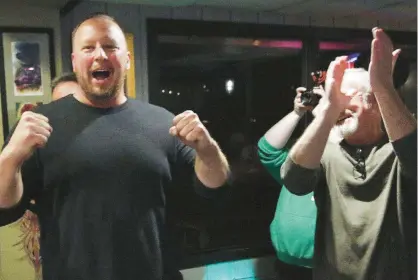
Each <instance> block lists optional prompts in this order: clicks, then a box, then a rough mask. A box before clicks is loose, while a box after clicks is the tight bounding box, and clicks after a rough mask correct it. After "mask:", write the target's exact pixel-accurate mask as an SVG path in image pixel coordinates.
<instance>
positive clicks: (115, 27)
mask: <svg viewBox="0 0 418 280" xmlns="http://www.w3.org/2000/svg"><path fill="white" fill-rule="evenodd" d="M92 27H93V28H92ZM94 27H98V28H100V29H101V30H102V31H104V29H107V30H108V31H111V32H112V33H114V34H117V35H120V37H121V42H122V43H123V45H124V47H125V48H127V45H126V38H125V34H124V32H123V30H122V28H121V27H120V25H119V24H118V23H117V22H116V20H115V19H114V18H112V17H111V16H108V15H106V14H94V15H92V16H90V17H88V18H86V19H85V20H83V21H82V22H81V23H80V24H78V25H77V26H76V27H75V28H74V30H73V32H72V36H71V38H72V46H73V49H74V44H75V42H76V40H77V39H78V38H77V36H79V33H80V32H79V31H80V30H82V29H84V28H87V29H89V30H90V31H93V32H94V30H92V29H94Z"/></svg>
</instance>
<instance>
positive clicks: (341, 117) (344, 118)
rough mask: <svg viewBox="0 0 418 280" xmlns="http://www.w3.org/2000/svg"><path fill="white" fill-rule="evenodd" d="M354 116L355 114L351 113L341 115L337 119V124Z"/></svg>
mask: <svg viewBox="0 0 418 280" xmlns="http://www.w3.org/2000/svg"><path fill="white" fill-rule="evenodd" d="M352 116H353V115H351V114H349V115H343V116H340V118H339V119H338V120H337V124H341V123H343V122H344V121H345V120H346V119H348V118H351V117H352Z"/></svg>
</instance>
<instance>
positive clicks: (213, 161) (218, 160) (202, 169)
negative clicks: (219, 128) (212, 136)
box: [194, 142, 230, 189]
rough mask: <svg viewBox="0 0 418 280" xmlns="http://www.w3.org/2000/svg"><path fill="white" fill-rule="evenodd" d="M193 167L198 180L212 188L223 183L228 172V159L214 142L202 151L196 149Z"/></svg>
mask: <svg viewBox="0 0 418 280" xmlns="http://www.w3.org/2000/svg"><path fill="white" fill-rule="evenodd" d="M194 168H195V172H196V176H197V178H198V179H199V181H200V182H202V183H203V184H204V185H205V186H206V187H208V188H213V189H215V188H218V187H221V186H222V185H224V184H225V183H226V181H227V179H228V176H229V172H230V170H229V165H228V161H227V159H226V157H225V155H224V154H223V153H222V151H221V149H220V148H219V146H218V144H217V143H216V142H214V143H213V144H212V145H211V146H210V148H207V149H205V151H204V152H199V151H196V159H195V167H194Z"/></svg>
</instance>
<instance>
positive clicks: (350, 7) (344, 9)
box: [278, 1, 369, 16]
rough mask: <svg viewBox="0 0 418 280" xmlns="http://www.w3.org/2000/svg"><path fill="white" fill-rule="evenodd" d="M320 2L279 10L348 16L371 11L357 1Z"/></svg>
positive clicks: (289, 12) (310, 2)
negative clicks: (343, 2)
mask: <svg viewBox="0 0 418 280" xmlns="http://www.w3.org/2000/svg"><path fill="white" fill-rule="evenodd" d="M319 2H320V1H309V2H305V3H300V4H298V5H289V6H287V7H285V8H282V9H279V10H278V11H279V12H280V13H285V14H323V15H325V14H326V15H327V16H328V15H333V16H348V15H353V14H359V13H364V12H367V11H369V9H368V8H366V7H364V6H361V5H359V4H358V3H356V2H347V3H345V4H342V3H332V4H328V5H324V4H322V5H320V3H319ZM321 2H323V1H321Z"/></svg>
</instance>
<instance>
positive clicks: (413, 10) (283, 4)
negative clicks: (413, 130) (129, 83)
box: [13, 0, 417, 21]
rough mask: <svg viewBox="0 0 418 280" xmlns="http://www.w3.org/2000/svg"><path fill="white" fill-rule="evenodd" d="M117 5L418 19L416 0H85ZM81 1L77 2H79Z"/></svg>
mask: <svg viewBox="0 0 418 280" xmlns="http://www.w3.org/2000/svg"><path fill="white" fill-rule="evenodd" d="M72 1H74V0H13V4H17V5H28V6H37V7H50V8H62V7H63V6H64V5H65V4H67V3H68V2H72ZM82 1H87V2H88V1H100V2H107V3H114V4H122V3H130V4H144V5H160V6H171V7H181V6H204V7H219V8H234V9H249V10H252V11H258V12H279V13H285V14H306V13H312V14H322V13H327V14H332V15H334V16H342V17H351V16H355V17H359V16H367V15H371V14H373V15H376V16H378V17H379V18H382V19H384V18H391V19H397V20H402V21H408V20H411V21H416V18H417V1H416V0H82ZM76 2H77V1H76Z"/></svg>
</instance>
